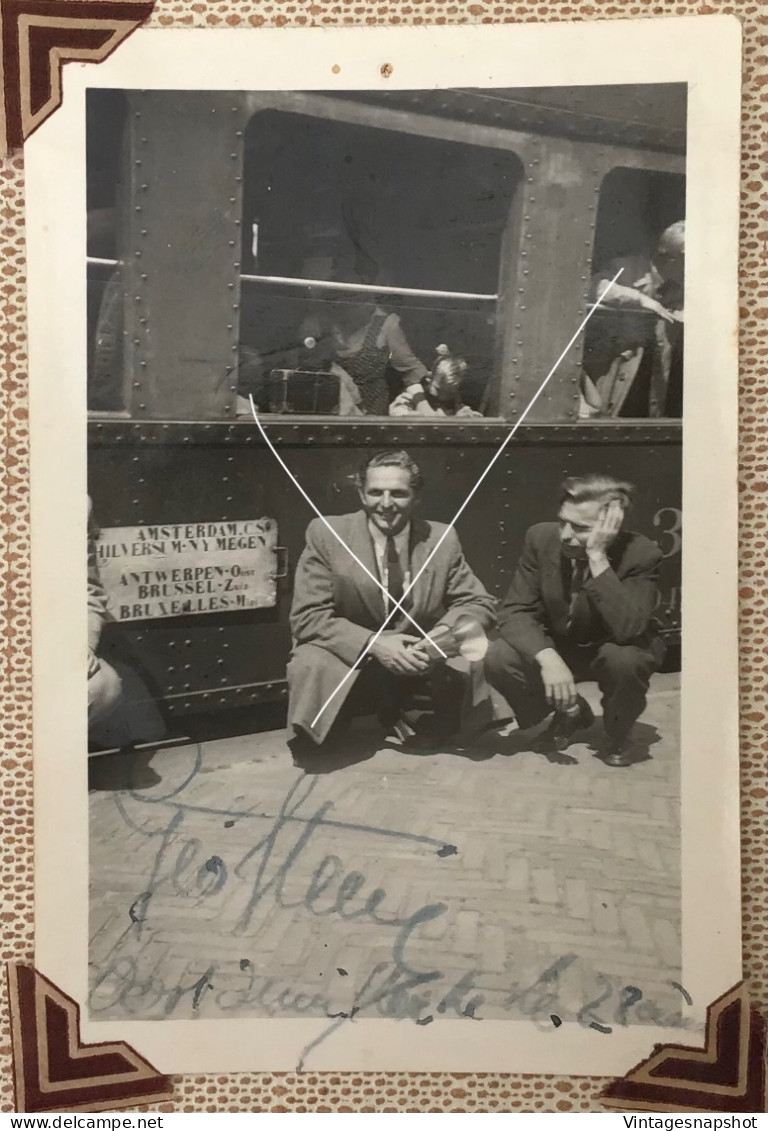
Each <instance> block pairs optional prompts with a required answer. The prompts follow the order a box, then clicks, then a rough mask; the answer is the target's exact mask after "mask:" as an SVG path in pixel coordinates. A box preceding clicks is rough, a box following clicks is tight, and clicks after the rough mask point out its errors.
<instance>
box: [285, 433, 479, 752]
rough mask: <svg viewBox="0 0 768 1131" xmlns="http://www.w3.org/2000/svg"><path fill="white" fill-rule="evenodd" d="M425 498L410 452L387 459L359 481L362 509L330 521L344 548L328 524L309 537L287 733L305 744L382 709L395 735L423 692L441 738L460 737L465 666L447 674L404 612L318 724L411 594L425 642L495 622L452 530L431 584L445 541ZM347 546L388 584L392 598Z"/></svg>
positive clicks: (456, 664)
mask: <svg viewBox="0 0 768 1131" xmlns="http://www.w3.org/2000/svg"><path fill="white" fill-rule="evenodd" d="M421 487H422V477H421V472H420V471H419V468H418V466H417V465H416V464H415V463H414V461H413V460H412V459H411V457H410V456H409V455H408V453H407V452H403V451H395V452H380V453H378V454H376V455H374V456H373V457H372V458H371V459H369V460H368V461H367V463H366V465H365V466H364V467H363V469H362V471H361V473H360V475H359V477H358V491H359V494H360V501H361V503H362V509H361V510H359V511H356V512H355V513H353V514H344V515H334V516H332V517H330V518H328V519H327V521H328V522H329V523H330V524H331V526H332V527H333V529H334V530H335V531H336V532H337V533H338V535H339V536H340V538H341V539H342V541H343V543H344V544H345V545H342V544H341V543H340V542H339V541H338V540H337V538H335V537H334V535H333V534H332V533H331V531H330V530H329V529H328V527H327V526H326V525H325V523H324V522H323V521H322V520H320V519H314V520H313V521H312V522H311V523H310V525H309V527H308V528H307V544H306V548H305V550H304V552H303V553H302V555H301V558H300V559H299V563H298V566H297V569H296V578H295V583H294V594H293V605H292V608H291V631H292V633H293V652H292V655H291V660H290V662H289V664H288V691H289V700H288V724H289V728H293V729H294V731H295V732H296V734H297V736H298V737H299V738H307V737H308V738H309V739H310V740H311V741H312V742H313V743H315V744H317V745H319V744H321V743H323V742H324V741H325V740H326V738H327V737H328V735H329V732H330V731H331V727H332V726H333V724H334V722H335V721H336V720H337V719H338V717H339V715H340V713H341V712H342V709H343V710H344V714H347V715H348V714H349V713H352V712H353V710H354V705H355V704H356V703H358V704H359V703H361V702H362V701H363V700H368V701H371V700H373V702H374V704H375V708H376V710H377V712H378V714H379V717H380V719H381V721H382V723H384V725H386V726H391V725H393V724H395V723H396V722H397V721H398V717H399V714H400V708H401V704H402V702H403V699H404V697H405V696H406V694H407V692H408V689H409V686H411V687H412V686H413V684H414V683H415V682H416V681H422V682H427V683H429V685H430V690H431V693H432V699H433V705H434V707H435V722H436V731H435V735H434V737H435V738H436V739H440V738H443V737H445V736H446V735H447V734H448V733H449V732H451V731H454V730H455V729H457V727H458V723H459V719H458V711H459V708H460V705H461V698H462V692H463V690H464V687H465V683H466V678H467V671H468V667H467V664H466V662H465V661H460V660H451V661H450V662H449V663H445V662H444V661H443V658H442V656H441V655H440V653H439V652H437V650H436V649H435V648H433V647H432V646H431V645H430V644H428V643H427V642H426V641H424V639H423V637H422V636H420V635H419V634H418V633H417V630H416V629H415V628H414V627H413V625H412V624H411V622H409V621H408V620H407V619H406V618H405V617H404V616H403V615H402V614H401V613H400V612H399V611H396V613H395V616H394V617H393V618H392V620H391V621H390V622H389V623H388V625H387V627H386V629H385V630H384V631H383V632H382V633H381V635H380V636H379V637H378V638H377V639H376V641H375V643H374V644H373V646H372V648H371V650H370V652H369V654H368V656H366V657H365V658H364V660H363V661H362V663H361V665H360V668H358V669H356V670H355V671H354V672H353V674H352V675H351V677H350V678H349V679H347V681H346V683H345V684H344V686H343V687H342V688H341V690H340V691H338V692H337V693H336V694H335V695H334V696H333V698H332V699H331V701H330V703H328V705H327V707H325V709H324V710H323V712H322V714H321V715H320V718H319V719H317V722H315V721H314V720H315V718H316V716H317V714H318V712H319V711H320V709H321V708H322V707H323V705H324V704H325V703H326V702H327V700H328V698H329V697H330V696H331V695H332V693H333V692H334V690H335V689H336V688H337V687H338V685H339V684H340V683H341V681H342V680H343V679H344V677H345V676H347V675H349V672H350V668H352V666H353V665H354V663H355V661H356V660H357V659H358V657H359V656H360V655H361V653H362V652H363V651H364V650H365V648H366V646H367V644H368V642H369V641H370V639H371V637H372V636H374V634H375V633H376V632H377V630H378V629H379V628H380V627H381V626H382V624H383V623H384V621H385V619H386V617H387V614H388V613H389V612H390V609H391V608H393V607H394V603H393V602H394V601H400V600H402V599H403V594H404V593H406V596H405V598H404V605H405V607H406V608H407V610H408V612H409V614H410V616H411V617H413V620H414V621H415V622H416V623H417V624H418V625H419V626H420V627H421V628H422V629H423V630H424V631H425V632H431V631H432V630H434V629H436V628H438V626H447V627H452V626H454V625H455V624H456V622H457V620H458V619H459V618H460V617H461V616H462V614H465V615H469V616H471V617H473V618H474V619H475V620H476V621H478V622H479V623H480V625H481V626H482V627H483V628H488V627H490V625H491V624H492V623H493V622H494V619H495V601H494V600H493V598H492V597H490V596H489V594H488V593H486V591H485V589H484V588H483V586H482V585H481V583H480V582H479V581H478V580H477V578H476V577H475V575H474V574H473V573H472V570H471V569H470V568H469V565H468V564H467V562H466V560H465V558H464V555H463V553H462V549H461V545H460V543H459V539H458V536H457V535H456V532H455V531H454V530H453V529H451V530H449V532H448V534H447V536H446V537H445V539H444V540H443V542H442V544H441V545H440V547H439V549H438V550H437V552H436V553H435V555H434V557H433V558H432V559H431V561H430V562H429V565H428V566H427V567H426V569H425V570H424V572H423V573H420V570H421V569H422V566H423V565H424V563H425V561H426V560H427V558H428V557H429V556H430V554H431V553H432V551H433V550H434V548H435V546H436V544H437V543H438V541H439V540H440V537H441V536H442V535H443V533H444V532H445V529H446V527H445V525H444V524H443V523H438V522H426V521H424V520H423V519H420V518H416V517H415V516H414V514H413V512H414V508H415V506H416V504H417V502H418V499H419V494H420V491H421ZM345 546H348V547H349V549H350V550H352V551H353V552H354V554H355V555H356V556H357V557H358V558H359V559H360V561H361V562H362V563H363V564H364V565H365V566H366V567H367V569H368V570H369V571H370V573H371V574H373V575H374V576H375V577H378V578H379V580H380V581H381V584H382V585H383V586H384V587H385V589H386V590H387V593H388V594H389V597H388V596H386V595H385V594H384V593H383V592H382V591H381V589H380V588H379V587H378V586H377V585H376V584H375V583H374V582H373V581H372V580H371V578H370V577H369V576H367V575H366V573H365V572H364V571H363V570H362V569H361V568H360V565H359V564H358V563H357V562H356V561H355V560H354V558H353V557H352V556H351V555H350V554H349V552H348V551H347V549H345ZM417 575H419V576H418V580H416V582H415V585H414V587H413V589H411V590H410V591H408V587H409V585H410V584H411V580H412V579H415V578H416V577H417ZM390 598H392V599H393V600H391V599H390ZM462 669H463V674H462ZM459 684H461V686H460V687H459Z"/></svg>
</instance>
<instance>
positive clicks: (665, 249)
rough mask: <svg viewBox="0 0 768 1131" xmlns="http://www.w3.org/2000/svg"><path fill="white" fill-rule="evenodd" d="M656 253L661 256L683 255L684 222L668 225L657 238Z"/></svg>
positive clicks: (679, 221)
mask: <svg viewBox="0 0 768 1131" xmlns="http://www.w3.org/2000/svg"><path fill="white" fill-rule="evenodd" d="M656 251H657V252H661V253H662V255H685V220H678V221H677V223H675V224H670V226H669V227H668V228H665V229H664V231H663V232H662V233H661V235H660V236H659V241H658V243H657V244H656Z"/></svg>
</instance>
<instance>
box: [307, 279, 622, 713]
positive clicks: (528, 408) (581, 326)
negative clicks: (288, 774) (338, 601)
mask: <svg viewBox="0 0 768 1131" xmlns="http://www.w3.org/2000/svg"><path fill="white" fill-rule="evenodd" d="M623 270H624V268H623V267H620V268H619V270H618V271H617V272H616V274H615V275H614V276H613V278H612V279H611V281H610V283H609V284H608V286H607V287H606V288H605V290H604V291H603V293H602V294H601V295H600V296H599V298H598V299H597V302H595V304H594V306H592V307H591V309H590V310H589V311H587V314H586V315H585V317H584V318H583V319H582V321H581V323H580V324H579V327H578V329H577V330H576V332H575V333H574V334H573V336H572V338H571V339H570V341H569V342H568V345H567V346H566V347H565V349H564V350H563V351H562V353H561V354H560V356H559V357H558V359H557V361H556V362H555V364H554V365H553V366H552V368H551V369H550V371H549V373H548V374H547V375H546V377H545V378H544V380H543V381H542V382H541V384H540V385H539V387H538V389H537V390H536V393H535V394H534V396H533V397H531V399H530V401H529V402H528V404H527V406H526V408H525V411H524V412H523V413H521V415H520V418H519V419H518V420H517V421H516V422H515V425H514V427H513V428H512V429H511V430H510V432H509V433H508V435H507V436H506V437H505V438H504V440H503V441H502V443H501V444H500V445H499V450H498V451H497V452H496V453H495V455H494V456H493V457H492V459H491V461H490V463H489V464H488V466H487V467H486V469H485V471H484V472H483V473H482V475H481V476H480V478H479V479H478V481H477V483H475V485H474V487H473V488H472V490H471V491H470V492H469V494H468V495H467V497H466V499H465V500H464V502H463V503H462V504H461V506H460V507H459V509H458V510H457V511H456V514H455V515H454V516H453V518H452V519H451V521H450V523H449V524H448V526H447V527H446V528H445V530H444V531H443V533H442V534H441V536H440V538H439V539H438V541H437V542H436V543H435V545H434V546H433V548H432V551H431V553H430V554H429V555H428V557H427V559H426V560H425V562H424V563H423V565H422V567H421V569H420V570H419V571H418V573H417V574H416V576H415V577H414V578H413V580H412V581H411V583H410V585H408V587H407V588H406V590H405V592H404V593H403V599H405V598H406V597H407V596H408V594H409V592H410V591H411V589H412V588H413V586H414V585H415V584H416V582H417V581H418V580H419V578H420V577H421V575H422V573H423V572H424V570H425V569H426V568H427V566H428V565H429V563H430V562H431V561H432V559H433V557H434V556H435V554H436V553H437V551H438V550H439V549H440V547H441V545H442V544H443V541H444V540H445V538H447V537H448V532H449V531H450V530H452V529H453V527H454V525H455V524H456V522H457V520H458V519H459V518H460V517H461V515H462V514H463V513H464V511H465V509H466V507H467V505H468V503H469V501H470V499H471V498H472V497H473V495H474V494H475V492H476V491H477V489H478V487H479V486H480V484H481V483H482V482H483V480H484V479H485V477H486V475H487V474H488V472H489V471H490V470H491V468H492V467H493V465H494V464H495V463H496V460H497V459H498V458H499V456H500V455H501V454H502V452H503V451H504V449H505V448H506V446H507V444H508V443H509V441H510V440H511V439H512V437H513V436H514V435H515V433H516V432H517V430H518V428H519V427H520V425H521V424H522V423H523V421H524V420H525V418H526V416H527V415H528V413H529V412H530V411H531V409H532V408H533V406H534V405H535V404H536V401H537V400H538V399H539V397H540V396H541V394H542V393H543V392H544V389H545V388H546V387H547V385H548V383H549V381H550V380H551V378H552V376H553V375H554V373H555V371H556V370H557V367H558V365H559V364H560V362H561V361H562V360H563V358H564V357H565V355H566V354H567V353H568V350H569V349H570V348H571V346H572V345H573V343H574V342H575V341H576V339H577V338H578V336H579V334H580V333H581V332H582V330H583V329H584V327H585V326H586V324H587V322H589V320H590V318H591V317H592V315H593V314H594V313H595V311H596V310H597V308H598V307H599V306H601V305H602V303H603V300H604V299H605V296H606V295H607V294H608V292H609V291H610V289H611V287H612V286H613V284H614V283H615V282H616V280H617V279H618V277H619V275H621V273H622V271H623ZM393 615H394V610H393V611H392V612H391V613H390V614H389V616H388V617H387V618H386V620H385V621H384V623H383V624H382V626H381V628H380V629H379V630H378V632H376V634H375V635H374V636H372V637H371V639H370V640H369V641H368V643H367V644H366V646H365V648H364V649H363V651H362V652H361V653H360V655H359V656H358V657H357V659H356V660H355V662H354V664H353V665H352V667H351V668H350V669H349V671H348V672H347V673H346V675H345V676H344V678H343V679H342V680H341V682H340V683H339V684H338V686H337V687H336V688H335V689H334V690H333V691H332V692H331V694H330V695H329V696H328V698H327V699H326V701H325V703H323V705H322V707H321V708H320V710H319V711H318V712H317V714H316V715H315V717H314V719H313V720H312V726H313V727H314V726H315V724H316V723H317V720H318V719H319V718H320V716H321V715H322V713H323V711H324V710H325V708H326V707H327V706H328V704H329V703H330V702H331V701H332V700H333V699H334V698H335V696H336V695H337V694H338V693H339V691H341V689H342V687H343V686H344V684H345V683H346V682H347V680H348V679H349V678H350V677H351V675H352V673H353V672H354V670H355V668H356V667H357V666H358V664H359V663H360V662H361V661H362V660H364V659H365V657H366V656H367V655H368V653H369V652H370V650H371V648H373V646H374V644H375V643H376V641H377V640H378V639H379V637H380V636H381V634H382V632H383V631H384V629H385V628H386V627H387V625H388V624H389V622H390V620H391V619H392V617H393Z"/></svg>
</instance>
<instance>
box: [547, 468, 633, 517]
mask: <svg viewBox="0 0 768 1131" xmlns="http://www.w3.org/2000/svg"><path fill="white" fill-rule="evenodd" d="M634 490H635V488H634V487H633V485H632V484H631V483H627V482H626V481H625V480H623V479H614V478H613V476H612V475H597V474H592V475H573V476H571V477H570V478H569V479H566V480H565V481H564V482H563V484H562V486H561V488H560V502H561V504H562V503H604V504H607V503H612V502H613V501H614V499H615V500H616V502H617V503H619V504H620V506H621V509H622V510H623V511H628V510H629V508H630V506H631V505H632V495H633V494H634Z"/></svg>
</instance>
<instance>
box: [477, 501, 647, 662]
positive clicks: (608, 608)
mask: <svg viewBox="0 0 768 1131" xmlns="http://www.w3.org/2000/svg"><path fill="white" fill-rule="evenodd" d="M661 557H662V555H661V551H660V550H659V548H658V546H657V545H656V543H655V542H652V541H651V540H650V538H646V537H645V535H643V534H633V533H631V532H629V531H622V532H621V533H620V534H619V535H618V537H617V538H616V539H615V540H614V542H613V543H612V545H611V546H609V548H608V560H609V562H610V568H609V569H607V570H605V572H604V573H601V574H600V576H599V577H591V576H589V575H588V580H587V581H586V582H585V583H584V585H583V587H582V589H581V593H580V596H579V598H578V602H577V605H576V609H575V612H574V618H573V621H574V623H573V624H572V625H571V626H570V628H569V626H568V611H569V601H570V581H571V570H572V566H571V561H570V559H568V558H566V557H565V555H564V554H563V553H562V551H561V549H560V538H559V531H558V525H557V523H556V522H541V523H538V524H537V525H536V526H532V527H531V528H530V529H529V530H528V532H527V533H526V536H525V542H524V545H523V552H522V554H521V556H520V561H519V562H518V566H517V573H516V574H515V577H514V579H513V581H512V585H511V587H510V589H509V592H508V593H507V595H506V597H505V598H504V601H503V602H502V606H501V611H500V616H499V632H500V635H501V636H502V637H503V638H504V639H505V640H506V641H507V642H508V643H509V644H511V645H512V647H513V648H515V649H516V650H517V651H518V652H519V653H520V654H521V655H522V656H524V657H525V658H527V659H533V657H534V656H535V655H537V653H539V652H541V651H542V649H544V648H554V647H556V646H557V645H556V643H555V640H556V639H557V638H559V639H560V640H563V639H568V638H569V637H571V638H573V639H574V640H575V641H576V642H580V643H585V642H589V643H594V644H604V643H606V642H608V641H612V642H613V643H615V644H631V643H647V642H648V641H649V640H650V639H652V638H653V636H654V635H655V632H656V625H655V622H654V620H653V610H654V608H655V605H656V595H657V592H658V589H657V579H658V574H659V564H660V562H661Z"/></svg>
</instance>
